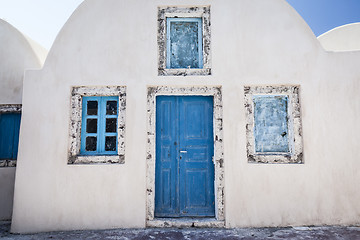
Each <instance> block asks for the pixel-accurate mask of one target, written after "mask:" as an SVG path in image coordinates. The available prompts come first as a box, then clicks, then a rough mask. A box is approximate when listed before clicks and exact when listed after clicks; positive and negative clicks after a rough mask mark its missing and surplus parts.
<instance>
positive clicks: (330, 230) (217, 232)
mask: <svg viewBox="0 0 360 240" xmlns="http://www.w3.org/2000/svg"><path fill="white" fill-rule="evenodd" d="M9 231H10V222H0V238H1V239H18V240H30V239H40V240H41V239H109V240H110V239H111V240H114V239H115V240H116V239H119V240H127V239H136V240H147V239H156V240H162V239H191V240H193V239H194V240H197V239H199V240H200V239H204V240H205V239H206V240H212V239H214V240H215V239H216V240H218V239H226V240H230V239H299V240H300V239H301V240H303V239H319V240H320V239H331V240H337V239H351V240H356V239H359V240H360V227H337V226H326V227H288V228H236V229H216V228H211V229H210V228H183V229H178V228H146V229H112V230H91V231H68V232H48V233H37V234H11V233H10V232H9Z"/></svg>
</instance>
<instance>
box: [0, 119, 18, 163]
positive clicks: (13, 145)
mask: <svg viewBox="0 0 360 240" xmlns="http://www.w3.org/2000/svg"><path fill="white" fill-rule="evenodd" d="M20 120H21V114H20V113H3V114H0V159H1V160H5V159H6V160H15V159H16V158H17V153H18V145H19V130H20Z"/></svg>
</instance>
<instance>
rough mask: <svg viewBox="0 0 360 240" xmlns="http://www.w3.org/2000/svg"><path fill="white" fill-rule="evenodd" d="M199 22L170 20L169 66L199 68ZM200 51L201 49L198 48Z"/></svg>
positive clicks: (195, 20)
mask: <svg viewBox="0 0 360 240" xmlns="http://www.w3.org/2000/svg"><path fill="white" fill-rule="evenodd" d="M199 25H200V22H198V20H197V19H196V18H194V21H193V22H192V21H174V22H173V21H170V46H169V47H170V68H200V67H201V66H200V63H199V28H200V27H201V26H199ZM200 51H201V50H200Z"/></svg>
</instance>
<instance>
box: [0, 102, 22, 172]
mask: <svg viewBox="0 0 360 240" xmlns="http://www.w3.org/2000/svg"><path fill="white" fill-rule="evenodd" d="M7 113H18V114H21V113H22V104H0V114H7ZM20 121H21V120H20ZM20 124H21V122H20ZM19 132H20V129H19ZM19 135H20V133H19ZM19 139H20V136H19ZM16 161H17V159H0V168H2V167H16Z"/></svg>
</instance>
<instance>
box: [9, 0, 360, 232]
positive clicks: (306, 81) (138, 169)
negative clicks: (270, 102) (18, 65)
mask: <svg viewBox="0 0 360 240" xmlns="http://www.w3.org/2000/svg"><path fill="white" fill-rule="evenodd" d="M164 5H171V6H173V5H181V6H191V5H211V41H212V42H211V46H212V49H211V51H212V75H209V76H185V77H184V76H158V65H157V56H158V52H157V49H158V46H157V21H156V20H157V7H158V6H164ZM235 23H236V24H235ZM264 23H266V24H264ZM359 62H360V53H358V52H349V53H329V52H326V51H324V50H323V49H322V47H321V45H320V43H319V42H318V40H317V39H316V37H315V36H314V35H313V33H312V32H311V30H310V28H309V27H308V26H307V25H306V23H305V22H304V20H303V19H302V18H301V17H300V16H299V15H298V14H297V13H296V12H295V10H294V9H292V8H291V7H290V6H289V5H288V4H287V3H286V2H285V1H284V0H267V1H264V0H242V1H237V0H223V1H215V0H207V1H205V0H204V1H203V0H191V1H190V0H171V1H170V0H138V1H127V0H108V1H97V0H87V1H85V2H84V3H83V4H82V5H81V6H80V7H79V8H78V9H77V10H76V11H75V13H74V14H73V15H72V17H71V18H70V19H69V21H68V22H67V23H66V25H65V26H64V28H63V29H62V31H61V32H60V34H59V35H58V37H57V39H56V41H55V43H54V45H53V48H52V50H51V52H50V53H49V55H48V58H47V61H46V62H45V66H44V68H43V69H42V70H41V71H28V72H27V74H26V79H25V84H24V96H23V99H24V103H23V122H22V126H21V136H20V150H19V158H18V167H17V172H16V186H15V200H14V212H13V220H12V231H13V232H21V233H24V232H38V231H49V230H70V229H108V228H119V227H121V228H127V227H145V223H146V177H145V176H146V151H147V149H146V145H147V143H146V140H147V130H148V129H147V127H146V126H147V111H146V106H147V105H146V104H147V101H146V97H147V87H148V86H156V85H161V86H164V85H169V86H199V85H200V86H206V85H210V86H214V85H216V86H222V94H223V96H222V99H223V130H224V166H225V176H224V178H225V199H224V200H225V203H224V206H225V224H226V227H245V226H246V227H250V226H251V227H258V226H290V225H294V226H302V225H321V224H333V225H356V224H360V218H359V216H360V205H359V199H360V191H359V187H358V184H357V183H359V182H360V174H359V168H360V161H359V142H360V124H358V122H359V119H360V94H359V93H360V81H359V78H360V68H359ZM272 84H276V85H278V84H284V85H300V89H301V92H300V102H301V112H302V124H303V141H304V161H305V164H301V165H299V164H281V165H279V164H249V163H248V162H247V157H246V129H245V126H246V119H245V107H244V92H243V88H244V86H246V85H272ZM102 85H103V86H107V85H111V86H113V85H115V86H117V85H120V86H126V87H127V93H126V96H127V106H126V139H125V146H126V150H125V154H126V155H125V159H126V161H125V164H121V165H116V164H115V165H114V164H112V165H106V164H104V165H76V166H75V165H67V160H68V159H67V156H68V141H69V137H68V134H69V121H70V98H71V94H70V92H71V87H72V86H102Z"/></svg>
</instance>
